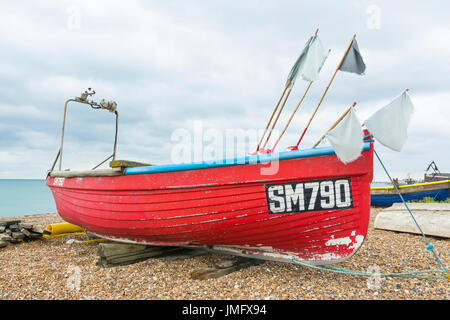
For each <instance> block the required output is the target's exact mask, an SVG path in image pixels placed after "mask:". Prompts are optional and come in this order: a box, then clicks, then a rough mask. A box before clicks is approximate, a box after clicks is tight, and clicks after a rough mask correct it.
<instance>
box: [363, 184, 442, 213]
mask: <svg viewBox="0 0 450 320" xmlns="http://www.w3.org/2000/svg"><path fill="white" fill-rule="evenodd" d="M399 191H400V193H401V194H402V197H403V198H404V199H405V200H406V201H414V200H422V199H423V198H427V197H430V198H433V199H434V200H437V201H443V200H446V199H448V197H449V196H450V180H445V181H436V182H428V183H416V184H411V185H405V186H399ZM370 201H371V205H372V206H379V207H389V206H391V205H392V204H393V203H397V202H402V200H401V198H400V196H399V195H398V193H397V191H396V190H395V188H394V187H377V188H371V189H370Z"/></svg>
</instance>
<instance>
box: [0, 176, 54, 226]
mask: <svg viewBox="0 0 450 320" xmlns="http://www.w3.org/2000/svg"><path fill="white" fill-rule="evenodd" d="M50 212H56V206H55V202H54V200H53V196H52V193H51V192H50V189H49V188H48V187H47V186H46V185H45V180H38V179H36V180H34V179H0V218H4V217H12V216H25V215H32V214H40V213H50Z"/></svg>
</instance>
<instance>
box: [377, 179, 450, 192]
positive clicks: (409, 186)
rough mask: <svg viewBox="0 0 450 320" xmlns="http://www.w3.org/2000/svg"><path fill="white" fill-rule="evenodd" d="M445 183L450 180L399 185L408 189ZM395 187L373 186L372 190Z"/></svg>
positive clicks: (400, 187)
mask: <svg viewBox="0 0 450 320" xmlns="http://www.w3.org/2000/svg"><path fill="white" fill-rule="evenodd" d="M444 183H450V180H443V181H433V182H423V183H413V184H408V185H403V186H397V188H399V189H406V188H413V187H420V186H430V185H435V184H444ZM392 189H394V186H391V187H371V188H370V190H392Z"/></svg>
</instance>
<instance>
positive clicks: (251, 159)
mask: <svg viewBox="0 0 450 320" xmlns="http://www.w3.org/2000/svg"><path fill="white" fill-rule="evenodd" d="M369 149H370V143H369V142H364V146H363V151H367V150H369ZM331 154H335V152H334V150H333V148H332V147H322V148H314V149H304V150H296V151H285V152H280V153H269V154H259V155H255V156H246V157H241V158H230V159H220V160H211V161H201V162H193V163H181V164H163V165H157V166H148V167H147V166H146V167H130V168H127V169H126V170H125V175H129V174H143V173H157V172H171V171H183V170H195V169H206V168H216V167H227V166H236V165H242V164H256V163H266V162H271V161H277V160H287V159H297V158H309V157H318V156H324V155H331Z"/></svg>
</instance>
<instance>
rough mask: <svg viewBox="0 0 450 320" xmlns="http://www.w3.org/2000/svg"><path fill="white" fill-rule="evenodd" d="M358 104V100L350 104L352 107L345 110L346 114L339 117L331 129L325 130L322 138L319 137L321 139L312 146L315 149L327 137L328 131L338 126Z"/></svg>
mask: <svg viewBox="0 0 450 320" xmlns="http://www.w3.org/2000/svg"><path fill="white" fill-rule="evenodd" d="M354 106H356V102H353V104H352V105H351V106H350V108H348V109H347V111H345V112H344V114H343V115H342V116H340V117H339V119H338V120H337V121H336V122H335V123H334V124H333V125H332V126H331V128H330V129H328V131H327V132H325V134H324V135H323V136H322V138H320V139H319V141H317V142H316V143H315V144H314V146H313V147H312V148H313V149H314V148H315V147H317V146H318V145H319V143H320V142H322V140H323V139H325V136H326V135H327V133H328V132H330V131H331V130H333V129H334V128H336V126H337V125H338V124H339V123H340V122H341V121H342V119H344V118H345V116H346V115H347V114H348V113H349V112H350V110H352V108H353V107H354Z"/></svg>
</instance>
